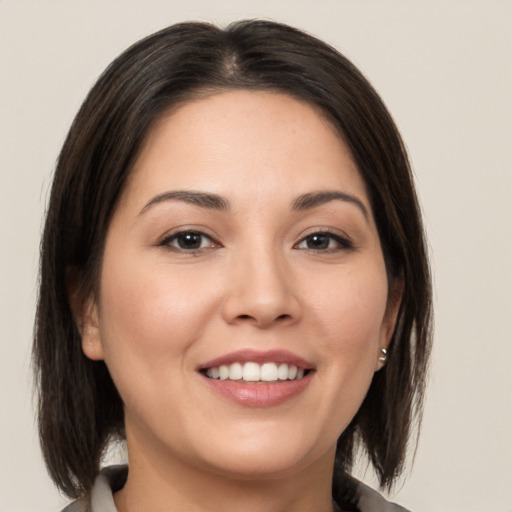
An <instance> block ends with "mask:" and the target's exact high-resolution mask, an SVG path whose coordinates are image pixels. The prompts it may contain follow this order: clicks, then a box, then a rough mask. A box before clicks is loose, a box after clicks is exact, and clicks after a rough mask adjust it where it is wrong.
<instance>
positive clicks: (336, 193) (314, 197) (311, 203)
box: [292, 190, 370, 220]
mask: <svg viewBox="0 0 512 512" xmlns="http://www.w3.org/2000/svg"><path fill="white" fill-rule="evenodd" d="M331 201H345V202H347V203H351V204H354V205H355V206H357V207H358V208H359V209H360V210H361V212H362V213H363V215H364V217H365V218H366V220H369V219H370V214H369V213H368V209H367V208H366V206H365V205H364V203H363V202H362V201H361V200H360V199H358V198H357V197H356V196H353V195H352V194H348V193H347V192H342V191H341V190H327V191H321V192H312V193H308V194H303V195H301V196H299V197H298V198H297V199H295V200H294V201H293V203H292V210H294V211H304V210H310V209H312V208H316V207H317V206H321V205H323V204H325V203H329V202H331Z"/></svg>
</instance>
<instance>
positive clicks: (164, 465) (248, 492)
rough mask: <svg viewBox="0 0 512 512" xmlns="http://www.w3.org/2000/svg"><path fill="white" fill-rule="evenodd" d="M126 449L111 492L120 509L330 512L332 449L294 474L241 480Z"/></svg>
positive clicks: (128, 511) (122, 511)
mask: <svg viewBox="0 0 512 512" xmlns="http://www.w3.org/2000/svg"><path fill="white" fill-rule="evenodd" d="M131 448H132V447H130V443H129V448H128V452H129V454H130V465H129V473H128V479H127V481H126V484H125V486H124V487H123V489H121V490H120V491H118V492H117V493H116V494H115V496H114V500H115V504H116V508H117V510H118V512H145V511H148V512H149V511H151V512H168V511H169V510H176V511H187V512H206V511H209V512H211V511H218V510H220V509H221V510H222V511H223V512H240V510H243V511H244V512H262V511H264V512H291V511H293V512H333V510H335V509H334V508H333V503H332V494H331V482H332V468H333V457H334V452H333V453H332V454H331V453H329V454H328V456H326V457H324V458H322V459H321V460H319V461H316V462H314V463H313V464H310V465H308V466H307V467H304V468H301V469H299V470H297V471H295V472H293V473H292V474H288V475H284V476H283V475H280V476H276V477H275V478H270V477H267V478H265V479H262V478H260V479H257V478H255V479H252V478H251V479H249V478H247V479H241V478H239V477H238V476H236V475H235V476H230V475H226V474H219V473H215V472H213V471H210V470H208V468H206V469H205V468H201V467H197V466H193V465H190V464H187V463H183V462H182V461H181V460H180V459H179V458H178V457H170V456H169V455H168V454H167V456H166V455H165V454H164V453H162V452H160V453H159V454H158V455H157V456H155V454H154V453H150V452H147V451H139V450H132V449H131Z"/></svg>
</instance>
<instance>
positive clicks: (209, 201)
mask: <svg viewBox="0 0 512 512" xmlns="http://www.w3.org/2000/svg"><path fill="white" fill-rule="evenodd" d="M165 201H181V202H183V203H188V204H193V205H195V206H200V207H201V208H208V209H211V210H221V211H225V210H229V202H228V200H227V199H225V198H223V197H221V196H219V195H217V194H207V193H205V192H195V191H193V190H175V191H171V192H164V193H163V194H158V195H157V196H155V197H153V198H152V199H151V200H150V201H149V202H148V203H147V204H146V206H144V208H142V210H141V211H140V213H139V215H141V214H143V213H145V212H146V211H147V210H149V209H150V208H151V207H152V206H154V205H156V204H159V203H163V202H165Z"/></svg>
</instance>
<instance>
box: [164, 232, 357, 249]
mask: <svg viewBox="0 0 512 512" xmlns="http://www.w3.org/2000/svg"><path fill="white" fill-rule="evenodd" d="M187 236H189V237H190V236H194V237H201V239H202V240H201V244H200V247H193V248H190V247H189V248H187V247H179V246H177V245H173V243H174V242H176V243H177V244H179V240H180V238H182V237H187ZM314 237H317V238H322V239H324V240H325V239H328V244H329V245H330V244H331V242H332V241H334V242H335V243H336V247H327V248H312V247H300V245H301V244H303V243H308V241H311V240H312V239H314ZM205 239H207V240H209V241H210V244H208V245H207V246H205V247H202V245H203V242H204V241H205ZM182 241H183V240H182ZM158 246H160V247H166V248H168V249H170V250H173V251H177V252H182V253H186V254H198V253H200V252H202V251H204V250H205V249H210V248H214V247H221V244H219V243H218V242H216V241H215V240H214V239H213V238H212V237H210V236H208V235H207V234H205V233H203V232H202V231H198V230H193V229H185V230H181V231H177V232H175V233H172V234H171V235H169V236H166V237H165V238H164V239H163V240H162V241H161V242H159V243H158ZM293 248H294V249H304V250H307V251H309V252H312V253H334V252H338V251H342V250H348V249H353V248H354V245H353V243H352V242H351V241H350V240H349V238H348V237H344V236H341V235H339V234H338V233H333V232H332V231H329V230H325V229H324V230H322V231H314V232H312V233H310V234H308V235H306V236H305V237H303V238H302V239H301V240H300V241H299V242H298V243H297V244H295V245H294V246H293Z"/></svg>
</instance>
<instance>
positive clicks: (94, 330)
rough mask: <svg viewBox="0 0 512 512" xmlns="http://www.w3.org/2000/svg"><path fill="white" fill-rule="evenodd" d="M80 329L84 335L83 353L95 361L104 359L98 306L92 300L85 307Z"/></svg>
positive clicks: (79, 325)
mask: <svg viewBox="0 0 512 512" xmlns="http://www.w3.org/2000/svg"><path fill="white" fill-rule="evenodd" d="M78 329H79V330H80V334H81V335H82V350H83V353H84V354H85V355H86V356H87V357H88V358H89V359H92V360H93V361H100V360H102V359H104V357H105V354H104V351H103V343H102V341H101V334H100V326H99V319H98V306H97V305H96V302H95V301H94V300H92V299H90V300H88V301H87V303H86V304H85V305H84V308H83V314H82V318H81V323H80V324H78Z"/></svg>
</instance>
